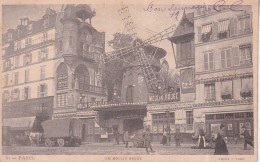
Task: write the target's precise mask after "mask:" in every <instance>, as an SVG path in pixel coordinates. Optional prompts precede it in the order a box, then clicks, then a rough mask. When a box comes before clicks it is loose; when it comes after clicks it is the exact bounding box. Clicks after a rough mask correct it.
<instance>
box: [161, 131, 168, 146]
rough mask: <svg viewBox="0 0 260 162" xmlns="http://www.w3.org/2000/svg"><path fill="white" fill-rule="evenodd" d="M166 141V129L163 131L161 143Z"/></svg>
mask: <svg viewBox="0 0 260 162" xmlns="http://www.w3.org/2000/svg"><path fill="white" fill-rule="evenodd" d="M166 142H167V133H166V131H164V132H163V136H162V141H161V144H163V145H165V144H166Z"/></svg>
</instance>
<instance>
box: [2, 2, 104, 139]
mask: <svg viewBox="0 0 260 162" xmlns="http://www.w3.org/2000/svg"><path fill="white" fill-rule="evenodd" d="M94 16H95V12H94V11H92V9H91V8H90V6H88V5H77V6H75V5H66V6H65V7H64V9H62V10H61V11H59V12H56V11H54V10H52V9H50V8H48V9H47V10H46V13H45V14H44V15H43V16H42V18H41V19H39V20H37V21H30V20H29V19H28V18H23V19H21V24H20V25H18V27H17V29H9V30H8V31H7V32H6V33H5V34H3V45H2V50H3V51H2V52H3V57H2V61H3V72H2V74H3V83H4V85H3V87H2V92H3V94H2V101H3V119H4V121H6V122H4V123H6V124H7V126H11V125H10V124H9V125H8V123H12V122H11V119H10V118H14V117H15V118H24V117H28V114H30V115H29V116H36V118H37V119H38V117H37V116H43V115H44V116H47V117H44V119H43V118H41V119H40V120H41V121H39V123H41V122H42V121H43V120H47V119H53V118H67V117H76V118H81V119H82V121H83V123H84V124H83V129H84V131H83V134H82V135H83V138H84V139H85V138H86V139H87V138H88V135H89V136H91V138H93V137H94V134H95V131H94V130H95V126H96V124H95V117H96V113H95V112H94V111H89V109H87V108H88V107H89V103H90V102H91V103H95V102H101V101H102V102H103V101H106V100H107V94H106V90H105V88H104V87H103V86H102V69H101V62H100V55H101V53H103V52H104V50H105V33H101V32H98V31H97V30H96V29H95V28H93V27H92V25H91V19H92V18H93V17H94ZM19 104H20V105H21V106H22V108H20V107H18V105H19ZM28 110H30V111H31V112H30V113H29V112H28ZM20 111H21V113H20ZM33 112H35V113H33ZM5 114H6V115H5ZM17 114H20V115H18V116H17ZM38 114H39V115H38ZM5 118H8V120H5ZM14 120H18V119H14ZM30 120H33V119H29V118H28V119H27V121H26V119H24V120H22V121H23V122H24V124H25V125H28V122H31V121H30ZM39 125H40V124H39ZM13 127H15V125H13ZM96 129H97V130H98V131H96V133H98V132H99V128H96ZM84 139H83V140H84Z"/></svg>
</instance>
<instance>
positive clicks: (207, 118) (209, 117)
mask: <svg viewBox="0 0 260 162" xmlns="http://www.w3.org/2000/svg"><path fill="white" fill-rule="evenodd" d="M214 116H215V115H214V114H208V115H205V117H206V120H213V119H214Z"/></svg>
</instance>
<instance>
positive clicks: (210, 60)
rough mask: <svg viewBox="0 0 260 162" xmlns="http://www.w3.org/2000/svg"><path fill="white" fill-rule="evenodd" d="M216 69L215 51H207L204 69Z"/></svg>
mask: <svg viewBox="0 0 260 162" xmlns="http://www.w3.org/2000/svg"><path fill="white" fill-rule="evenodd" d="M213 69H214V55H213V52H207V53H205V54H204V70H213Z"/></svg>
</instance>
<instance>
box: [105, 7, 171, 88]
mask: <svg viewBox="0 0 260 162" xmlns="http://www.w3.org/2000/svg"><path fill="white" fill-rule="evenodd" d="M118 13H119V14H120V16H121V19H122V21H123V22H124V24H125V28H126V31H127V33H128V34H129V35H130V36H131V37H132V38H133V40H134V41H133V42H132V45H131V46H129V47H124V48H119V49H116V50H114V51H112V52H108V53H105V54H104V55H103V56H102V59H101V60H102V63H101V64H103V65H104V64H106V63H108V62H111V61H113V60H115V59H117V58H122V57H124V56H126V55H129V54H133V55H134V58H135V59H136V60H138V62H139V63H140V65H141V68H142V72H143V75H144V78H145V81H146V83H147V88H148V90H149V92H151V93H157V92H158V91H157V88H158V86H159V85H158V78H157V77H156V74H155V72H154V71H153V69H152V66H151V62H152V61H151V60H149V59H148V58H147V56H146V54H145V52H144V47H146V46H147V45H151V44H153V43H156V42H160V41H162V40H164V39H167V38H169V37H170V34H173V33H174V31H175V29H176V25H175V24H174V25H172V26H171V27H169V28H166V29H165V30H163V31H161V32H159V33H157V34H155V35H153V36H152V37H150V38H148V39H146V40H141V39H139V38H138V37H137V32H136V29H135V26H134V23H133V21H132V17H131V15H130V12H129V8H128V7H127V6H123V7H122V8H121V9H119V10H118Z"/></svg>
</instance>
